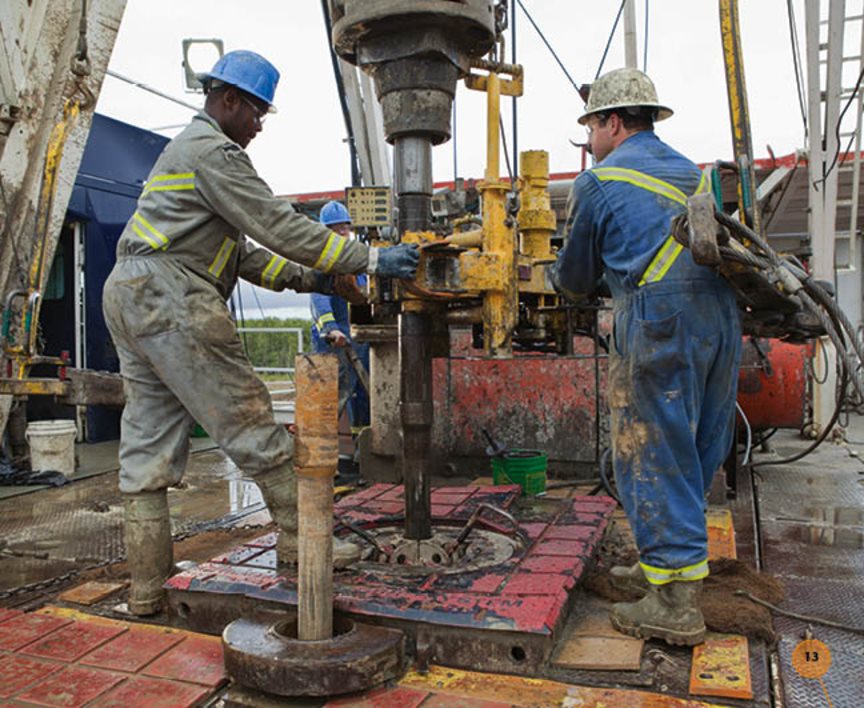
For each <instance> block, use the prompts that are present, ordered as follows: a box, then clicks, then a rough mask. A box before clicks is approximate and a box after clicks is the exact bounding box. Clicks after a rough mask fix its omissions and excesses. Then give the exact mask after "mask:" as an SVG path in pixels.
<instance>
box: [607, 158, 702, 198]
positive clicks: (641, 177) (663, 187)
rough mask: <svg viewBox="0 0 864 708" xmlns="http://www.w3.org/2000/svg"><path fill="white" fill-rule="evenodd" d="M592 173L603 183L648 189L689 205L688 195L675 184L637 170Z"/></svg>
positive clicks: (608, 168) (613, 169)
mask: <svg viewBox="0 0 864 708" xmlns="http://www.w3.org/2000/svg"><path fill="white" fill-rule="evenodd" d="M591 172H592V173H593V174H594V175H595V176H596V177H597V179H599V180H600V181H601V182H609V181H613V182H627V183H628V184H632V185H633V186H635V187H639V188H641V189H647V190H648V191H649V192H654V194H659V195H660V196H662V197H666V198H667V199H671V200H672V201H674V202H678V203H679V204H686V203H687V195H686V194H684V192H682V191H681V190H680V189H678V187H676V186H675V185H674V184H669V183H668V182H664V181H663V180H662V179H657V178H656V177H652V176H651V175H646V174H645V173H644V172H639V171H637V170H628V169H626V168H624V167H595V168H594V169H593V170H591Z"/></svg>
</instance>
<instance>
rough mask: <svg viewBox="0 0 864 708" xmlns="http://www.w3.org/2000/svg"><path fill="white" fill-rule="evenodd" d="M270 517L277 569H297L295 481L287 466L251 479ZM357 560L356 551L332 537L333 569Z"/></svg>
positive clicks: (291, 470)
mask: <svg viewBox="0 0 864 708" xmlns="http://www.w3.org/2000/svg"><path fill="white" fill-rule="evenodd" d="M255 482H256V483H257V484H258V486H259V487H260V489H261V494H262V496H263V497H264V501H265V502H266V503H267V508H268V509H269V510H270V516H272V517H273V521H275V522H276V525H277V526H278V527H279V538H278V540H277V541H276V562H277V566H278V567H279V568H292V567H296V566H297V478H296V477H295V476H294V470H293V469H292V468H291V466H290V465H283V466H282V467H278V468H277V469H275V470H270V471H268V472H264V473H263V474H259V475H258V476H256V477H255ZM358 560H360V548H359V547H358V546H357V545H356V544H354V543H351V542H349V541H343V540H341V539H339V538H336V537H334V538H333V566H334V567H335V568H345V567H346V566H348V565H351V563H355V562H356V561H358Z"/></svg>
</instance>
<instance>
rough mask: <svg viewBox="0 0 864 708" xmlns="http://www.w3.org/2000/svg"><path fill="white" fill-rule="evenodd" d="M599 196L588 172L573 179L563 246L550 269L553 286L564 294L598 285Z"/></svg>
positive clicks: (600, 273)
mask: <svg viewBox="0 0 864 708" xmlns="http://www.w3.org/2000/svg"><path fill="white" fill-rule="evenodd" d="M601 200H603V194H602V193H601V191H600V187H599V186H598V184H597V182H596V180H595V179H594V177H593V176H591V175H590V173H587V172H586V173H583V174H582V175H580V176H579V177H578V178H577V179H576V180H575V181H574V183H573V189H572V191H571V193H570V197H569V199H568V205H569V209H568V215H567V221H566V223H565V226H564V232H565V241H564V247H563V248H562V249H561V251H560V252H559V253H558V259H557V261H556V262H555V263H554V264H553V266H552V268H551V270H550V277H551V279H552V283H553V285H554V286H555V289H556V290H558V292H560V293H563V294H564V295H567V296H568V297H573V298H576V299H578V298H579V296H580V295H589V294H593V293H594V292H596V291H597V289H598V288H599V286H600V278H601V277H602V276H603V260H602V258H601V249H602V246H603V243H602V225H601V223H600V218H601V212H602V209H600V208H599V207H600V206H601V204H602V201H601Z"/></svg>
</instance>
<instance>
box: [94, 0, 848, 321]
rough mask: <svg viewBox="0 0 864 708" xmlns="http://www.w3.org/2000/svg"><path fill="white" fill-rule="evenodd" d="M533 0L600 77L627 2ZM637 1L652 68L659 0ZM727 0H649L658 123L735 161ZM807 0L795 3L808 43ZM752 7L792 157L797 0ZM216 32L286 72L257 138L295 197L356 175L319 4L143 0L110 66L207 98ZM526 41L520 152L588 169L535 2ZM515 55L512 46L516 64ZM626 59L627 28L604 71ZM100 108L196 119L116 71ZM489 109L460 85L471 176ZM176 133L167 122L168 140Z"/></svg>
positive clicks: (266, 164)
mask: <svg viewBox="0 0 864 708" xmlns="http://www.w3.org/2000/svg"><path fill="white" fill-rule="evenodd" d="M511 1H513V2H515V0H511ZM522 1H523V4H524V6H525V8H526V9H527V10H528V12H530V13H531V15H532V17H533V18H534V20H535V22H536V23H537V24H538V25H539V27H540V29H541V30H542V31H543V32H544V33H545V35H546V38H547V39H548V41H549V43H550V44H551V45H552V47H553V48H554V49H555V51H556V52H557V53H558V55H559V57H560V58H561V60H562V62H563V63H564V65H565V66H566V67H567V69H568V71H569V72H570V74H571V76H572V77H573V78H574V80H575V81H576V83H577V84H580V83H589V82H590V81H591V80H593V78H594V75H595V73H596V71H597V68H598V65H599V62H600V58H601V56H602V53H603V48H604V46H605V44H606V40H607V38H608V36H609V32H610V30H611V28H612V23H613V21H614V18H615V15H616V13H617V11H618V7H619V2H618V0H605V1H604V2H597V1H596V0H595V1H594V2H583V1H582V0H522ZM636 4H637V25H638V27H639V57H640V65H641V57H642V55H643V46H644V44H643V43H644V41H645V35H644V21H645V6H646V0H636ZM718 4H719V3H718V2H717V1H716V0H653V1H651V2H649V3H648V6H649V26H648V37H647V45H648V51H647V57H648V65H647V69H648V73H649V74H650V75H651V77H652V78H653V79H654V82H655V83H656V85H657V89H658V93H659V97H660V101H661V103H665V104H666V105H668V106H670V107H671V108H673V109H674V111H675V115H674V116H673V117H672V118H671V119H669V120H668V121H665V122H663V123H660V124H658V130H657V132H658V134H659V135H660V137H661V138H662V139H663V140H665V141H666V142H668V143H670V144H671V145H673V146H674V147H676V148H677V149H679V150H681V151H682V152H684V153H685V154H687V155H688V156H689V157H691V158H692V159H693V160H695V161H697V162H710V161H713V160H715V159H718V158H723V159H729V158H730V157H731V133H730V128H729V110H728V107H727V102H726V84H725V77H724V70H723V55H722V49H721V44H720V26H719V19H718ZM803 4H804V3H803V0H793V6H794V8H795V12H796V13H797V18H798V21H799V36H800V38H801V42H802V51H804V39H805V35H804V31H803V24H802V23H803V18H804V8H803ZM740 12H741V32H742V42H743V47H744V57H745V71H746V77H747V87H748V93H749V103H750V115H751V121H752V128H753V136H754V140H753V142H754V149H755V153H756V156H757V157H764V156H767V146H768V145H770V146H771V148H772V149H773V150H774V153H775V154H776V155H778V156H779V155H783V154H788V153H790V152H793V151H795V150H796V149H799V148H803V147H804V128H803V125H802V120H801V115H800V110H799V107H798V98H797V94H796V88H795V77H794V71H793V64H792V51H791V48H790V39H789V27H788V19H787V14H786V13H787V9H786V0H749V1H748V0H744V1H743V2H741V8H740ZM211 37H217V38H220V39H222V40H223V41H224V42H225V48H226V50H232V49H253V50H255V51H257V52H259V53H261V54H263V55H264V56H266V57H267V58H268V59H269V60H270V61H272V62H273V63H274V64H275V65H276V66H277V67H278V68H279V70H280V71H281V72H282V78H281V80H280V83H279V88H278V90H277V92H276V99H275V102H276V105H277V107H278V109H279V112H278V113H277V114H275V115H272V116H270V117H269V118H268V121H267V123H266V125H265V128H264V131H263V132H262V133H261V134H259V136H258V137H257V138H256V140H255V141H254V142H253V143H252V144H251V145H250V146H249V148H248V152H249V154H250V156H251V157H252V160H253V161H254V163H255V166H256V167H257V169H258V171H259V172H260V173H261V175H262V176H263V177H264V179H266V180H267V181H268V182H269V184H270V185H271V186H272V187H273V189H274V191H275V192H277V193H279V194H293V193H299V192H312V191H323V190H338V189H342V188H344V187H345V186H346V185H348V184H349V182H350V169H349V161H348V150H347V147H346V145H345V142H344V137H345V127H344V122H343V118H342V114H341V110H340V106H339V100H338V96H337V93H336V85H335V82H334V79H333V73H332V68H331V64H330V59H329V53H328V52H329V49H328V43H327V37H326V34H325V30H324V23H323V18H322V11H321V3H320V2H319V1H318V0H291V1H290V2H288V1H286V0H246V2H243V3H239V2H236V0H182V2H178V1H177V0H171V1H169V0H129V1H128V4H127V8H126V13H125V16H124V18H123V22H122V25H121V27H120V34H119V36H118V39H117V43H116V45H115V48H114V53H113V56H112V58H111V64H110V68H111V69H113V70H114V71H116V72H118V73H121V74H124V75H126V76H129V77H131V78H134V79H136V80H137V81H140V82H143V83H146V84H148V85H150V86H152V87H154V88H157V89H159V90H160V91H163V92H165V93H168V94H171V95H173V96H176V97H178V98H182V99H184V100H187V101H189V102H191V103H195V104H197V105H200V104H201V103H202V99H201V97H200V96H198V95H195V94H186V93H184V83H183V69H182V51H181V40H182V39H184V38H211ZM508 41H509V37H508ZM517 50H518V52H517V61H518V62H519V63H521V64H523V66H524V67H525V94H524V96H523V97H522V98H521V99H519V103H518V106H519V109H518V110H519V124H518V130H519V148H520V150H525V149H543V150H547V151H548V152H549V153H550V164H551V169H552V171H553V172H568V171H573V170H576V169H578V167H579V160H580V154H579V151H578V150H577V149H576V148H574V147H572V146H571V145H570V143H569V139H571V138H573V139H575V140H577V141H582V140H583V139H584V130H583V129H582V128H581V127H580V126H579V125H578V124H577V123H576V118H577V117H578V116H579V115H580V114H581V112H582V107H583V106H582V101H581V99H580V98H579V96H578V95H577V94H576V92H575V91H574V89H573V87H572V86H571V84H570V82H569V81H568V79H567V78H566V76H565V75H564V73H563V72H562V71H561V69H560V68H559V67H558V65H557V64H556V63H555V60H554V58H553V57H552V55H551V54H550V52H549V51H548V50H547V49H546V47H545V46H544V45H543V43H542V42H541V40H540V38H539V37H538V35H537V32H536V31H535V30H534V29H533V28H532V27H531V25H530V24H529V22H528V20H527V18H526V17H525V15H524V13H522V12H521V11H520V12H519V13H518V14H517ZM509 52H510V50H509V46H508V49H507V58H508V60H509V58H510V55H509ZM846 53H847V54H849V53H850V52H846ZM853 53H854V52H853ZM623 64H624V42H623V28H622V27H621V26H620V25H619V29H618V32H617V34H616V37H615V39H614V40H613V43H612V46H611V49H610V51H609V55H608V58H607V59H606V63H605V66H604V70H609V69H613V68H617V67H619V66H622V65H623ZM205 68H207V67H205ZM506 103H507V104H508V105H506V106H505V110H504V121H505V126H506V127H507V130H508V131H509V130H510V118H511V114H510V107H509V99H508V100H507V101H506ZM97 110H98V111H99V112H100V113H103V114H105V115H108V116H111V117H112V118H117V119H119V120H122V121H125V122H128V123H132V124H134V125H137V126H140V127H143V128H148V129H153V128H160V127H163V126H167V125H173V124H182V123H185V122H187V121H188V119H189V118H190V116H191V111H189V110H188V109H185V108H183V107H181V106H178V105H175V104H173V103H171V102H169V101H166V100H164V99H162V98H158V97H156V96H153V95H151V94H148V93H146V92H144V91H142V90H141V89H138V88H135V87H132V86H129V85H127V84H125V83H123V82H121V81H119V80H117V79H114V78H112V77H107V78H106V80H105V84H104V86H103V89H102V94H101V97H100V99H99V105H98V109H97ZM484 111H485V98H484V96H483V94H480V93H477V92H473V91H468V90H467V89H465V88H464V85H462V84H460V87H459V89H458V91H457V117H458V118H457V126H456V128H457V143H456V147H457V151H458V167H459V174H460V176H464V177H480V176H482V174H483V169H484V167H483V166H484V160H485V154H484V153H485V133H484V120H485V117H484ZM176 132H177V131H176V130H164V131H161V133H162V134H163V135H168V136H171V135H173V134H175V133H176ZM452 155H453V144H452V143H447V144H445V145H442V146H441V147H438V148H436V149H435V150H434V153H433V159H434V170H435V175H434V176H435V179H436V181H437V180H449V179H452V177H453V159H452ZM283 297H284V296H283ZM248 299H249V300H252V298H251V297H249V298H248ZM268 302H269V301H268ZM285 302H286V303H289V304H290V305H292V306H296V303H298V302H302V301H298V300H296V298H286V299H285ZM244 304H246V303H244ZM268 306H269V305H268ZM256 309H257V308H256Z"/></svg>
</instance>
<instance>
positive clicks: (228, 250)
mask: <svg viewBox="0 0 864 708" xmlns="http://www.w3.org/2000/svg"><path fill="white" fill-rule="evenodd" d="M235 246H237V242H236V241H235V240H234V239H233V238H229V237H228V236H226V237H225V240H224V241H222V245H221V246H220V247H219V252H218V253H217V254H216V257H215V258H214V259H213V262H212V263H211V264H210V267H209V268H208V269H207V270H208V271H209V272H210V273H211V274H213V275H215V276H216V277H217V278H218V277H219V276H221V275H222V271H223V270H225V266H226V265H228V259H229V258H231V254H232V253H233V252H234V248H235Z"/></svg>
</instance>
